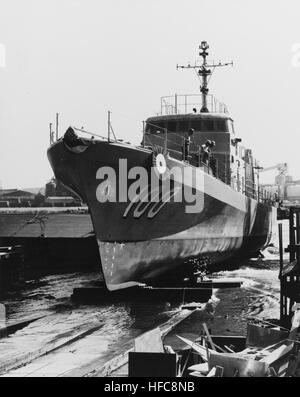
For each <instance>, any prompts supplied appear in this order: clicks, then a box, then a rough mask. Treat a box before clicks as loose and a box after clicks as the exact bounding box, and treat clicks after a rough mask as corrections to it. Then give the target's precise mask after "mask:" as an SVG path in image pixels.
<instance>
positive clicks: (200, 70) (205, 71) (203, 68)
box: [176, 41, 233, 113]
mask: <svg viewBox="0 0 300 397" xmlns="http://www.w3.org/2000/svg"><path fill="white" fill-rule="evenodd" d="M199 49H200V50H201V52H200V53H199V55H200V56H201V57H202V58H203V62H202V65H197V64H196V63H195V65H190V64H188V65H187V66H181V65H177V67H176V69H177V70H178V69H194V70H195V71H196V73H197V75H198V76H199V77H200V78H201V85H200V92H201V94H202V108H201V112H202V113H208V112H209V110H208V107H207V95H208V92H209V89H208V82H209V79H208V77H209V76H212V74H213V72H214V71H215V69H216V68H218V67H223V66H228V65H231V66H233V62H232V61H231V62H226V63H221V62H219V63H215V62H214V61H213V62H212V63H211V64H208V63H207V56H208V52H207V50H208V49H209V45H208V43H207V42H206V41H202V42H201V45H200V46H199Z"/></svg>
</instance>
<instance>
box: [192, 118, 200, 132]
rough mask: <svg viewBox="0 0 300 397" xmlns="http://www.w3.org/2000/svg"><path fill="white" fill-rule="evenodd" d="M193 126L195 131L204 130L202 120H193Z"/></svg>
mask: <svg viewBox="0 0 300 397" xmlns="http://www.w3.org/2000/svg"><path fill="white" fill-rule="evenodd" d="M191 128H193V129H194V130H195V131H202V120H193V121H192V123H191Z"/></svg>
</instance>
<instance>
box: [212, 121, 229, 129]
mask: <svg viewBox="0 0 300 397" xmlns="http://www.w3.org/2000/svg"><path fill="white" fill-rule="evenodd" d="M215 123H216V131H228V129H227V123H226V120H216V121H215Z"/></svg>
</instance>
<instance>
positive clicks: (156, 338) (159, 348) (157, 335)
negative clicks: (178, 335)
mask: <svg viewBox="0 0 300 397" xmlns="http://www.w3.org/2000/svg"><path fill="white" fill-rule="evenodd" d="M134 351H135V352H137V353H138V352H140V353H164V345H163V342H162V338H161V330H160V329H159V328H155V329H153V330H152V331H149V332H145V333H144V334H142V335H140V336H138V337H137V338H135V340H134Z"/></svg>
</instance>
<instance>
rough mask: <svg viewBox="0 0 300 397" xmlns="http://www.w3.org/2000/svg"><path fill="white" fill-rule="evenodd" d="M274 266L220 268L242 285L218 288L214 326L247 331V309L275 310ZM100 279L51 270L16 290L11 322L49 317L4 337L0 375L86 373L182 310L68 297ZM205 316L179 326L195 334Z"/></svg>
mask: <svg viewBox="0 0 300 397" xmlns="http://www.w3.org/2000/svg"><path fill="white" fill-rule="evenodd" d="M277 267H278V263H277V261H276V260H275V261H273V262H272V261H266V262H265V264H259V266H258V264H257V263H256V262H253V263H249V265H247V266H245V267H243V268H241V269H239V270H236V271H231V272H223V273H219V274H216V276H226V277H237V278H242V280H243V281H244V285H243V287H242V288H238V289H224V290H218V291H214V296H213V298H212V300H211V301H210V302H209V303H208V304H207V305H206V309H207V312H206V314H207V315H206V316H205V317H204V319H205V321H206V322H207V323H208V326H209V328H210V329H211V330H212V332H213V333H215V334H236V335H244V334H245V330H246V324H247V318H248V317H249V316H258V317H269V318H270V317H272V318H274V317H276V315H277V314H278V312H279V309H278V308H279V303H278V295H279V283H278V278H277ZM99 282H101V278H100V276H99V274H98V273H86V274H85V273H83V274H82V273H72V274H65V275H54V276H50V277H44V278H42V279H40V280H38V281H31V282H28V283H27V285H26V289H24V290H22V291H19V292H16V293H14V294H12V295H11V296H10V297H9V298H8V299H7V300H6V301H5V302H4V303H5V304H6V307H7V315H8V324H10V323H13V322H15V321H16V320H18V321H19V320H21V319H24V318H26V317H32V316H35V317H36V316H44V317H43V318H40V319H39V320H37V321H34V322H32V323H31V324H29V325H28V326H26V327H25V328H23V329H20V330H18V331H17V332H15V333H13V334H11V335H9V337H8V338H4V339H0V357H1V359H0V374H2V376H22V377H23V376H67V375H68V374H70V373H72V374H76V375H77V376H82V375H84V374H86V372H87V368H90V367H91V364H92V363H96V364H97V366H101V365H102V364H104V363H105V362H107V361H108V360H110V359H111V358H113V357H114V356H117V355H118V354H120V353H122V352H125V351H126V350H128V348H130V347H131V346H132V342H133V339H134V338H135V337H136V336H138V335H140V334H141V333H143V332H145V331H147V330H150V329H152V328H154V327H156V326H160V325H162V324H163V323H165V322H166V321H168V320H169V319H170V318H172V316H174V315H175V314H177V313H178V312H179V311H180V308H179V306H178V305H174V304H173V305H171V304H169V303H164V304H147V305H145V303H140V304H139V303H132V304H123V303H119V304H110V305H109V304H101V303H100V302H99V303H98V304H96V305H83V304H76V303H74V302H72V301H71V299H70V296H71V294H72V291H73V288H78V287H86V286H95V285H97V283H99ZM213 311H214V316H212V315H211V313H212V312H213ZM202 321H203V316H202V317H201V319H200V318H199V319H196V320H195V318H193V319H190V320H187V321H186V322H183V323H182V324H180V325H179V326H178V329H177V330H176V333H180V334H183V335H185V336H186V337H187V338H190V339H196V337H198V336H199V333H200V329H201V322H202ZM168 338H169V339H168ZM170 338H171V339H170ZM170 342H171V343H172V345H175V346H176V344H177V346H178V348H180V347H182V346H180V342H179V340H177V338H176V334H174V333H173V334H172V333H171V334H170V336H168V337H167V340H166V343H170ZM47 352H48V354H47V355H45V353H47ZM22 364H26V365H22Z"/></svg>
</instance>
